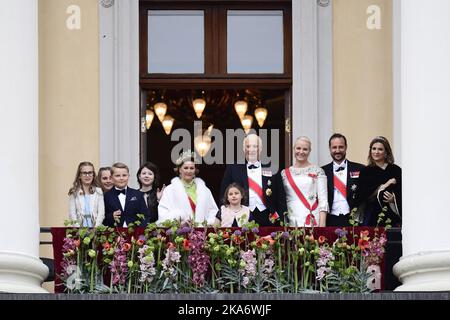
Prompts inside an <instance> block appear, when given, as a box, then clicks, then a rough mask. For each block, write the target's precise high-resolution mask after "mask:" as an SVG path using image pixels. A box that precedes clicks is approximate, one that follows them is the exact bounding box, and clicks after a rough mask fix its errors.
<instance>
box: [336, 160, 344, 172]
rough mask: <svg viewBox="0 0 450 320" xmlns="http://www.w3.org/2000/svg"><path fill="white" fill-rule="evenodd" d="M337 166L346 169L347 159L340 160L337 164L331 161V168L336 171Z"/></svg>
mask: <svg viewBox="0 0 450 320" xmlns="http://www.w3.org/2000/svg"><path fill="white" fill-rule="evenodd" d="M339 167H342V168H344V169H346V168H347V159H345V160H344V161H342V162H341V164H337V163H336V162H334V161H333V170H334V171H336V169H337V168H339Z"/></svg>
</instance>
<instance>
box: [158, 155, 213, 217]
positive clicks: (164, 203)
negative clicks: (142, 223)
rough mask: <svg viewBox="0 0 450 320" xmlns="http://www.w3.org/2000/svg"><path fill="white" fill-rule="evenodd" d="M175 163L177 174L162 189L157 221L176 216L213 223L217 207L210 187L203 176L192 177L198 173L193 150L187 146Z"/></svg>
mask: <svg viewBox="0 0 450 320" xmlns="http://www.w3.org/2000/svg"><path fill="white" fill-rule="evenodd" d="M175 164H176V168H175V173H177V174H178V177H175V178H173V179H172V181H171V182H170V185H168V186H167V187H166V188H165V190H164V193H163V195H162V197H161V200H160V202H159V206H158V221H157V224H159V225H160V224H162V223H163V222H164V221H166V220H179V221H181V222H187V221H194V222H196V223H198V224H202V223H205V222H206V224H208V225H213V224H214V221H215V218H216V213H217V211H218V210H219V209H218V208H217V205H216V202H215V201H214V198H213V196H212V193H211V190H209V188H208V187H207V186H206V184H205V182H204V181H203V180H202V179H200V178H196V177H195V175H196V174H198V169H196V166H195V154H194V153H193V152H191V151H190V150H188V151H186V152H183V154H182V155H181V156H180V157H179V158H178V159H177V161H176V162H175Z"/></svg>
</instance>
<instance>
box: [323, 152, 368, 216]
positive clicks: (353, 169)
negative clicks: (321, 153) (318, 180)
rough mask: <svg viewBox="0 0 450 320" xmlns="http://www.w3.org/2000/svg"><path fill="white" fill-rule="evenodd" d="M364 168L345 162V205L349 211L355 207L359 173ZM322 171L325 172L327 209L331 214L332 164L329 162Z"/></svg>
mask: <svg viewBox="0 0 450 320" xmlns="http://www.w3.org/2000/svg"><path fill="white" fill-rule="evenodd" d="M364 167H365V166H364V165H362V164H360V163H356V162H351V161H348V160H347V203H348V205H349V207H350V210H352V209H353V208H354V207H355V199H356V189H357V188H358V184H359V173H360V172H361V170H362V169H363V168H364ZM322 169H323V170H324V171H325V174H326V175H327V183H328V184H327V187H328V207H329V208H330V213H331V209H332V208H333V201H334V182H333V177H334V172H333V162H330V163H329V164H327V165H325V166H323V167H322ZM350 173H353V174H350Z"/></svg>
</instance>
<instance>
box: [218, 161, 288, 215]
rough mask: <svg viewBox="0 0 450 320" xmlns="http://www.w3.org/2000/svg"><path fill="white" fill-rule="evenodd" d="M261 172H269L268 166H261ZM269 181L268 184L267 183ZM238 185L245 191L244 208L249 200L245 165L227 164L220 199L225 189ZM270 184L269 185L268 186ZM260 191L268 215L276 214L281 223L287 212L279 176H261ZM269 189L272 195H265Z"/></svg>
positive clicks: (278, 174)
mask: <svg viewBox="0 0 450 320" xmlns="http://www.w3.org/2000/svg"><path fill="white" fill-rule="evenodd" d="M262 170H270V166H266V165H262ZM269 181H270V183H269ZM233 182H234V183H238V184H239V185H241V186H242V187H243V188H244V191H245V203H244V205H245V206H248V205H249V204H248V199H249V187H248V175H247V164H229V165H227V168H226V170H225V173H224V175H223V179H222V184H221V187H220V198H221V199H222V198H223V196H224V194H225V190H226V188H227V187H228V186H229V185H230V184H231V183H233ZM269 184H270V185H269ZM262 189H263V196H264V201H265V202H266V207H267V209H268V210H269V212H270V213H274V212H277V213H278V215H279V216H280V219H281V221H283V214H284V213H285V212H286V211H287V207H286V194H285V193H284V188H283V184H282V182H281V176H280V173H279V172H278V173H277V174H275V175H272V176H266V175H262ZM268 189H271V191H272V193H271V194H270V196H269V195H267V192H266V191H267V190H268Z"/></svg>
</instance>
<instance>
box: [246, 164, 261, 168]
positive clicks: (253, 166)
mask: <svg viewBox="0 0 450 320" xmlns="http://www.w3.org/2000/svg"><path fill="white" fill-rule="evenodd" d="M247 168H249V169H258V168H259V166H255V165H254V164H251V165H249V166H248V167H247Z"/></svg>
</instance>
